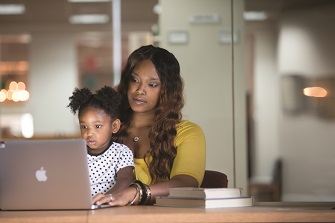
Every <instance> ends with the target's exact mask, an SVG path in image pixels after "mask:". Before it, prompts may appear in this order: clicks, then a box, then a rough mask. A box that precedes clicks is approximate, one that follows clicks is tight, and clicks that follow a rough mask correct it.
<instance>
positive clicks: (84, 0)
mask: <svg viewBox="0 0 335 223" xmlns="http://www.w3.org/2000/svg"><path fill="white" fill-rule="evenodd" d="M67 1H68V2H73V3H83V2H93V3H94V2H110V1H112V0H67Z"/></svg>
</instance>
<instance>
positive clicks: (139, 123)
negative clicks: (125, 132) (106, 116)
mask: <svg viewBox="0 0 335 223" xmlns="http://www.w3.org/2000/svg"><path fill="white" fill-rule="evenodd" d="M154 118H155V114H154V113H145V114H143V113H133V115H132V118H131V122H130V126H131V127H134V128H143V127H150V126H152V124H153V122H154Z"/></svg>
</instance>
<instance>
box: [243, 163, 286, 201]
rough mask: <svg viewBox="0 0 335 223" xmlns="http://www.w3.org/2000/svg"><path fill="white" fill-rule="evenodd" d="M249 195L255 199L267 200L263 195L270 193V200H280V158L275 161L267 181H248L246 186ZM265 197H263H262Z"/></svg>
mask: <svg viewBox="0 0 335 223" xmlns="http://www.w3.org/2000/svg"><path fill="white" fill-rule="evenodd" d="M248 194H249V196H254V197H255V201H269V200H268V199H267V198H266V196H265V195H267V194H269V195H270V198H269V199H270V201H281V195H282V160H281V159H280V158H279V159H277V160H276V161H275V164H274V167H273V171H272V179H271V182H269V183H263V182H252V181H251V182H250V183H249V186H248ZM264 197H265V199H264Z"/></svg>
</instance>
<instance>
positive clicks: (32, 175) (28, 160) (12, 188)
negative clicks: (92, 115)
mask: <svg viewBox="0 0 335 223" xmlns="http://www.w3.org/2000/svg"><path fill="white" fill-rule="evenodd" d="M86 154H87V150H86V142H85V141H84V140H83V139H62V140H5V141H0V209H2V210H56V209H57V210H58V209H59V210H63V209H95V208H97V207H96V206H94V205H93V204H92V197H91V187H90V181H89V172H88V165H87V157H86Z"/></svg>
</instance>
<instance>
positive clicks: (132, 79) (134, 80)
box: [131, 76, 139, 83]
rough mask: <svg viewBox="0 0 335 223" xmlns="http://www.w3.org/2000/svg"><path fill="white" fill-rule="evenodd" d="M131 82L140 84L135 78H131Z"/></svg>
mask: <svg viewBox="0 0 335 223" xmlns="http://www.w3.org/2000/svg"><path fill="white" fill-rule="evenodd" d="M131 81H132V82H135V83H138V82H139V81H138V79H137V78H135V77H133V76H132V77H131Z"/></svg>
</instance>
